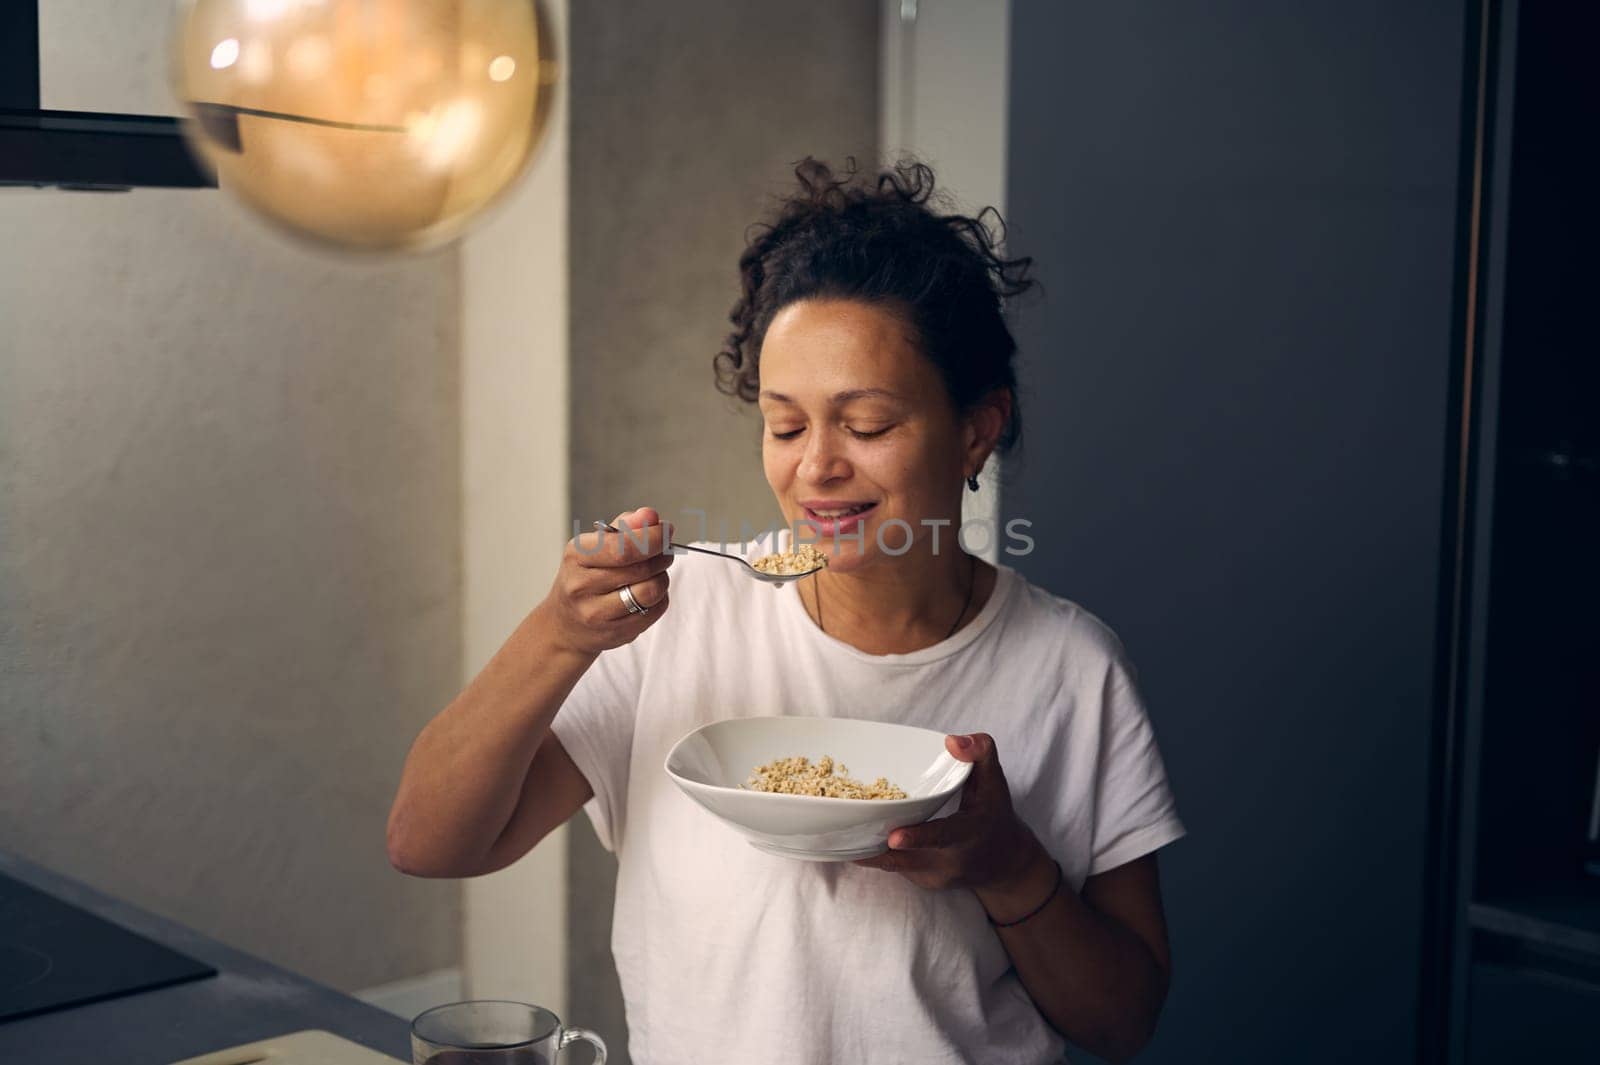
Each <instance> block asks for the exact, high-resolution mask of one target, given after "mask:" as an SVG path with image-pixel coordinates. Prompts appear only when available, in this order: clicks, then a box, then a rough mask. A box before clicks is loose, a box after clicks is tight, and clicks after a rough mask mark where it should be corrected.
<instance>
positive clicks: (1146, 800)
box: [1088, 657, 1184, 876]
mask: <svg viewBox="0 0 1600 1065" xmlns="http://www.w3.org/2000/svg"><path fill="white" fill-rule="evenodd" d="M1100 713H1101V720H1100V752H1099V759H1098V764H1097V765H1096V768H1095V803H1094V827H1093V841H1092V843H1091V857H1090V861H1089V872H1088V875H1089V876H1094V875H1095V874H1097V873H1103V872H1106V871H1107V870H1109V869H1115V868H1116V867H1117V866H1119V865H1125V864H1127V863H1128V862H1131V861H1133V860H1134V859H1135V858H1140V857H1143V856H1144V855H1146V854H1149V853H1150V852H1151V851H1153V850H1156V849H1157V848H1159V847H1164V846H1166V845H1167V844H1168V843H1171V842H1172V841H1173V840H1176V839H1179V838H1180V837H1182V836H1183V835H1184V828H1183V823H1182V822H1181V821H1179V820H1178V811H1177V807H1176V806H1175V804H1174V803H1173V800H1172V791H1171V789H1170V788H1169V787H1168V786H1167V772H1166V768H1165V767H1164V766H1163V765H1162V762H1161V752H1160V751H1159V750H1158V749H1157V747H1156V736H1155V730H1154V729H1152V728H1151V727H1150V718H1149V716H1148V715H1147V714H1146V713H1145V708H1144V700H1143V698H1142V697H1141V696H1140V694H1139V689H1138V686H1137V684H1136V683H1135V680H1134V676H1133V670H1132V667H1131V666H1129V665H1128V663H1127V661H1126V659H1124V658H1120V657H1119V658H1118V659H1116V660H1114V661H1113V662H1112V665H1111V669H1110V672H1109V674H1108V676H1107V678H1106V684H1105V690H1104V698H1103V699H1102V701H1101V707H1100Z"/></svg>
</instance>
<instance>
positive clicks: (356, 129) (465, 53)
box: [172, 0, 557, 251]
mask: <svg viewBox="0 0 1600 1065" xmlns="http://www.w3.org/2000/svg"><path fill="white" fill-rule="evenodd" d="M549 25H550V24H549V22H548V21H547V20H545V19H544V18H542V17H541V14H540V11H539V9H538V6H537V4H536V3H535V2H534V0H182V2H181V3H180V4H179V10H178V18H177V29H176V35H175V43H174V47H173V57H172V58H173V64H172V73H173V81H174V87H175V91H176V93H177V96H178V99H179V101H180V102H181V104H182V106H183V108H184V111H185V112H186V116H187V120H186V121H185V122H184V129H185V134H186V136H187V138H188V141H189V144H190V146H191V147H192V148H193V149H194V151H195V152H196V154H197V155H198V156H199V157H200V158H201V160H202V161H204V162H205V163H206V164H207V165H209V166H210V167H211V168H212V169H213V170H215V172H216V175H217V182H218V184H219V185H220V186H221V188H222V189H223V190H224V191H225V192H227V193H229V194H231V195H232V196H235V197H237V198H238V199H239V200H240V201H241V202H243V203H244V204H246V205H247V206H248V207H250V208H251V209H253V210H254V211H256V212H258V213H259V214H261V215H263V216H265V217H266V218H268V219H270V220H271V221H273V222H274V223H277V224H278V225H280V226H282V227H285V228H287V229H288V230H290V231H291V232H293V233H295V234H297V235H299V236H301V237H305V238H308V239H310V240H313V241H316V242H319V243H322V244H326V245H333V246H337V247H341V248H351V249H361V250H371V251H391V250H418V249H423V248H429V247H434V246H437V245H439V244H442V243H444V242H446V241H448V240H450V239H452V238H453V237H456V236H458V235H459V234H460V233H461V232H462V230H463V229H464V228H465V226H466V225H467V223H468V222H469V221H470V220H471V219H472V217H473V216H474V215H475V214H476V213H477V212H479V211H480V210H481V209H482V208H483V207H484V206H486V205H487V204H489V203H490V202H492V201H493V200H494V199H495V198H496V197H497V196H499V195H500V194H501V193H503V192H504V191H505V190H506V189H507V188H509V187H510V186H511V185H512V184H513V183H514V182H515V181H516V180H517V178H518V176H519V175H520V174H521V173H522V172H523V170H524V169H525V168H526V167H527V165H528V162H529V160H530V159H531V158H532V156H533V153H534V150H535V148H536V147H537V146H538V143H539V139H540V135H541V133H542V132H543V130H544V126H545V122H546V117H547V114H548V111H549V105H550V96H551V93H552V92H553V91H554V88H555V82H556V70H557V68H556V60H555V55H554V52H553V50H552V45H553V42H552V40H551V37H550V29H549Z"/></svg>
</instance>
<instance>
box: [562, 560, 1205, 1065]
mask: <svg viewBox="0 0 1600 1065" xmlns="http://www.w3.org/2000/svg"><path fill="white" fill-rule="evenodd" d="M671 574H672V605H671V607H670V609H669V610H668V612H667V614H666V615H665V616H664V617H663V618H662V619H661V621H660V622H658V623H657V624H655V625H653V626H651V628H649V629H648V630H646V631H645V633H644V634H643V635H641V636H640V637H639V638H638V639H637V640H635V641H634V642H633V643H631V644H629V645H627V646H625V647H620V648H617V649H616V650H613V651H608V652H606V653H604V654H602V655H601V656H600V657H599V659H597V660H596V662H595V664H594V665H593V666H591V667H590V669H589V671H588V672H587V673H586V674H584V676H583V678H582V680H580V681H579V683H578V685H577V687H576V688H575V689H574V690H573V692H572V694H571V695H570V696H569V697H568V698H567V701H566V703H565V704H563V706H562V708H561V711H560V712H559V713H558V714H557V716H556V718H555V722H554V724H553V726H552V727H553V729H554V730H555V734H556V736H557V737H558V738H559V739H560V740H561V742H562V744H563V745H564V746H565V747H566V749H567V751H568V753H569V754H570V755H571V756H572V759H573V761H574V762H576V763H577V766H578V768H579V769H580V770H582V772H583V775H584V776H585V777H586V778H587V779H588V781H589V783H590V784H591V785H592V787H593V788H594V798H593V799H592V800H590V802H589V803H587V804H586V806H585V810H586V811H587V813H588V814H589V817H590V819H591V820H592V821H593V822H594V826H595V830H596V831H597V833H598V834H599V837H600V840H601V842H602V843H603V844H604V845H605V846H606V847H607V848H608V849H610V850H613V851H615V852H616V854H617V858H618V862H619V869H618V878H617V898H616V911H615V919H614V923H613V927H612V937H611V946H612V951H613V953H614V954H615V957H616V963H617V971H618V974H619V976H620V977H621V981H622V993H623V998H624V1000H625V1002H626V1006H627V1016H628V1027H629V1031H630V1039H629V1044H628V1047H629V1053H630V1054H631V1056H632V1058H633V1061H634V1062H635V1063H636V1065H687V1063H690V1062H693V1063H695V1065H754V1063H760V1065H817V1063H819V1062H830V1063H839V1065H844V1063H847V1062H868V1061H870V1062H874V1063H889V1062H915V1063H917V1065H934V1063H939V1062H951V1063H954V1062H981V1063H983V1065H1012V1063H1015V1065H1050V1063H1055V1062H1059V1061H1060V1060H1061V1059H1062V1056H1063V1049H1064V1044H1063V1042H1062V1040H1061V1038H1060V1036H1058V1035H1057V1034H1056V1033H1055V1032H1054V1031H1053V1030H1052V1029H1051V1028H1050V1027H1049V1025H1048V1024H1047V1023H1046V1022H1045V1020H1044V1018H1043V1017H1042V1016H1041V1015H1040V1013H1039V1012H1038V1010H1037V1008H1036V1007H1035V1006H1034V1005H1033V1002H1032V1000H1031V999H1030V998H1029V997H1028V993H1027V991H1026V990H1025V989H1024V988H1023V986H1022V983H1021V981H1020V980H1019V979H1018V977H1017V975H1016V972H1015V970H1013V969H1012V968H1011V963H1010V959H1009V958H1008V956H1007V954H1006V952H1005V949H1004V947H1003V946H1002V944H1001V942H1000V939H999V937H998V936H997V935H996V934H995V932H994V930H993V929H992V928H990V926H989V924H988V922H987V920H986V919H985V917H984V912H983V908H982V906H981V905H980V904H979V902H978V900H977V897H976V896H975V895H974V894H973V893H972V892H971V891H969V890H967V889H964V888H956V889H949V890H945V891H930V890H927V889H925V888H920V887H917V886H916V885H914V884H912V883H911V882H910V881H908V880H906V879H905V878H903V877H901V876H900V875H898V874H896V873H890V872H885V871H883V870H878V869H869V868H865V867H862V866H858V865H854V864H852V863H849V862H841V863H813V862H802V861H793V860H790V859H785V858H779V857H774V856H772V855H769V854H764V853H762V852H761V851H758V850H756V849H755V848H754V847H752V846H750V845H749V844H748V843H746V842H745V841H744V839H743V838H742V837H741V836H739V835H738V834H736V833H735V832H734V830H733V829H731V828H729V827H728V826H726V825H724V824H722V823H721V822H719V821H717V820H716V819H715V818H713V817H712V816H711V814H709V813H707V812H706V811H705V810H703V809H701V808H700V807H698V806H696V805H695V804H694V803H693V802H692V801H690V799H689V798H688V797H687V796H685V795H683V794H682V793H680V792H679V791H678V789H677V788H676V787H675V786H674V785H673V784H672V782H671V780H670V779H669V778H668V777H667V775H666V772H665V770H664V769H663V768H662V762H663V761H664V760H665V758H666V754H667V752H668V750H670V749H671V747H672V745H673V744H674V743H676V742H677V741H678V739H680V738H681V737H682V736H683V735H684V734H685V733H687V732H689V731H691V730H693V729H695V728H697V727H699V726H700V725H703V724H705V723H706V722H709V721H714V720H720V719H723V718H730V717H760V716H771V715H787V714H794V715H809V716H840V717H858V718H872V719H877V720H885V721H898V722H903V723H905V724H911V725H920V726H922V727H925V728H931V729H938V730H940V731H943V732H948V733H966V732H988V733H990V734H991V735H993V736H994V738H995V744H996V750H997V752H998V754H999V758H1000V764H1001V767H1002V768H1003V769H1004V771H1005V775H1006V780H1007V782H1008V783H1009V785H1010V788H1011V794H1012V800H1013V804H1014V806H1015V808H1016V810H1017V812H1018V814H1019V815H1020V816H1021V817H1022V819H1023V820H1024V821H1025V822H1026V823H1027V824H1028V825H1029V826H1030V827H1031V828H1032V829H1033V831H1034V833H1035V835H1037V836H1038V837H1039V839H1040V840H1041V841H1043V843H1044V845H1045V847H1046V848H1047V849H1048V850H1049V852H1050V854H1051V856H1052V857H1054V858H1056V859H1057V860H1058V861H1060V863H1061V867H1062V869H1063V870H1064V873H1065V877H1066V882H1067V883H1068V884H1069V885H1070V886H1071V887H1072V888H1073V889H1074V890H1077V889H1079V888H1080V887H1081V886H1082V884H1083V881H1084V879H1085V878H1086V877H1088V876H1091V875H1094V874H1096V873H1102V872H1105V871H1106V870H1108V869H1112V868H1115V867H1116V866H1119V865H1122V864H1124V863H1126V862H1129V861H1132V860H1133V859H1135V858H1138V857H1140V856H1141V855H1144V854H1147V853H1149V852H1151V851H1153V850H1155V849H1156V848H1158V847H1161V846H1163V845H1165V844H1167V843H1170V842H1172V841H1173V840H1175V839H1177V838H1178V837H1180V836H1182V835H1183V831H1184V830H1183V826H1182V825H1181V824H1180V822H1179V820H1178V817H1177V814H1176V811H1175V809H1174V806H1173V801H1172V796H1171V793H1170V791H1169V790H1168V787H1167V781H1166V774H1165V771H1164V770H1163V768H1162V764H1161V756H1160V754H1159V752H1158V751H1157V749H1156V743H1155V737H1154V734H1153V733H1152V731H1151V728H1150V723H1149V721H1148V719H1147V718H1146V716H1145V712H1144V708H1143V706H1142V704H1141V702H1140V697H1139V694H1138V691H1137V689H1136V688H1135V684H1134V677H1133V673H1132V669H1131V667H1130V665H1129V663H1128V661H1127V659H1126V657H1125V656H1124V653H1123V650H1122V646H1121V644H1120V643H1119V642H1118V641H1117V638H1116V637H1115V636H1114V635H1113V634H1112V632H1111V631H1110V630H1109V629H1108V628H1107V627H1106V626H1105V625H1104V624H1103V623H1101V622H1100V621H1099V620H1098V619H1097V618H1095V617H1094V616H1093V615H1091V614H1089V613H1088V612H1087V611H1085V610H1083V609H1082V608H1081V607H1079V606H1077V605H1076V604H1074V603H1072V602H1070V601H1068V600H1065V599H1061V598H1058V597H1056V596H1054V595H1051V594H1049V593H1048V592H1045V591H1043V590H1042V589H1040V588H1037V587H1035V586H1033V585H1031V584H1029V583H1028V582H1027V581H1026V580H1025V579H1024V578H1023V577H1022V576H1021V575H1019V574H1018V573H1016V571H1014V570H1012V569H1010V568H1007V567H1003V566H1002V567H1001V568H1000V570H999V577H998V580H997V582H996V584H995V588H994V591H993V593H992V594H991V595H990V597H989V600H988V602H987V603H985V604H984V606H983V609H982V611H981V612H980V613H979V614H978V616H977V618H975V619H974V620H973V621H971V622H969V623H968V624H967V626H966V627H965V628H963V629H962V630H960V631H959V632H957V633H956V634H955V635H954V636H952V637H951V638H949V639H947V640H944V641H942V642H940V643H938V644H935V645H934V646H932V647H927V648H924V649H922V650H920V651H915V652H912V653H910V654H892V655H870V654H865V653H863V652H861V651H859V650H857V649H856V648H854V647H851V646H850V645H849V644H846V643H844V642H842V641H839V640H836V639H834V638H833V637H831V636H828V635H827V634H826V633H824V632H822V631H821V630H819V629H818V628H817V626H816V625H815V623H813V622H812V620H811V618H810V617H809V616H808V615H807V614H806V612H805V608H804V606H802V604H801V602H800V599H799V593H798V591H797V587H798V586H797V585H795V584H787V585H784V586H782V587H781V588H778V589H777V590H774V588H773V587H771V586H768V585H765V584H762V583H760V582H758V581H752V580H750V579H749V578H747V577H745V576H744V575H742V574H741V573H739V572H738V567H737V566H735V565H734V564H732V563H728V562H722V561H719V560H717V559H713V558H706V557H704V556H697V555H682V556H680V557H679V558H678V559H677V560H676V561H675V562H674V563H673V566H672V570H671ZM824 609H826V604H824ZM824 617H826V615H824ZM953 808H954V802H953V801H952V803H951V804H949V805H948V806H947V810H948V809H953Z"/></svg>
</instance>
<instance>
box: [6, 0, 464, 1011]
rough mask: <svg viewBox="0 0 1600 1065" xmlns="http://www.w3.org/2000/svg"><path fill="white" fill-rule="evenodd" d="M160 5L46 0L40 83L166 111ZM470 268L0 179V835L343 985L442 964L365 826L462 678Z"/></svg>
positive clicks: (412, 888)
mask: <svg viewBox="0 0 1600 1065" xmlns="http://www.w3.org/2000/svg"><path fill="white" fill-rule="evenodd" d="M166 13H167V6H166V5H165V4H121V3H115V2H112V0H101V2H99V3H88V2H86V0H77V2H75V3H72V4H59V5H57V4H51V5H46V19H45V39H44V51H45V54H46V59H47V65H46V72H45V73H46V83H45V93H46V102H47V104H53V105H55V106H90V105H91V104H94V105H98V106H102V107H103V106H107V105H108V104H109V105H110V106H122V105H119V104H116V103H114V102H112V101H115V100H116V99H117V97H118V94H122V95H124V96H127V97H129V98H130V100H131V102H130V103H128V104H127V106H140V105H141V104H147V103H149V102H151V101H155V102H159V101H160V99H161V96H162V89H161V77H162V72H161V69H160V59H161V56H162V47H163V34H164V32H165V28H166V23H165V16H166ZM80 29H81V33H80V32H78V31H79V30H80ZM79 49H86V50H89V51H92V52H93V58H92V61H84V58H83V55H82V54H80V53H79V51H78V50H79ZM68 53H71V54H74V55H75V56H76V57H77V61H76V66H75V67H74V74H73V80H72V81H71V83H70V84H68V85H61V86H57V85H55V84H54V83H53V82H52V81H51V80H50V79H51V78H52V77H53V72H54V74H59V73H60V71H61V70H62V69H64V68H62V67H60V66H57V67H52V66H50V65H49V57H50V56H52V55H58V56H59V55H64V54H68ZM130 71H131V72H130ZM94 79H100V80H99V81H94ZM92 81H93V82H94V83H93V84H90V83H88V82H92ZM130 85H133V86H136V87H137V91H135V90H130V89H128V88H127V86H130ZM57 89H60V90H61V91H57ZM456 279H457V269H456V256H455V254H454V253H453V252H446V253H442V254H437V255H433V256H430V257H426V258H421V259H412V260H406V261H400V262H385V263H381V264H373V265H365V266H357V265H352V264H349V263H344V262H329V261H327V260H325V259H321V258H315V257H313V256H311V255H309V254H306V253H304V252H302V251H301V250H299V249H298V248H291V247H289V246H286V245H285V244H284V243H283V242H282V241H281V240H280V239H278V238H276V237H275V236H273V235H271V234H268V233H266V232H264V231H263V230H262V229H261V228H260V227H259V226H258V225H257V224H256V223H254V222H252V221H249V220H246V219H244V218H242V217H240V215H239V214H238V213H237V212H236V211H234V210H233V209H232V208H231V205H229V204H227V203H225V202H224V201H223V199H222V198H221V196H220V194H218V193H216V192H212V191H152V190H144V191H138V192H133V193H128V194H84V193H76V194H75V193H63V192H35V191H18V190H9V191H3V192H0V847H4V848H7V849H10V850H14V851H16V852H18V853H21V854H22V855H24V856H25V857H28V858H30V859H33V860H35V861H38V862H40V863H43V864H44V865H47V866H50V867H52V868H55V869H57V870H59V871H61V872H63V873H66V874H68V875H70V876H74V877H77V878H80V879H82V880H85V881H87V882H89V883H91V884H93V885H95V886H96V887H98V888H101V889H103V890H106V891H109V892H111V893H113V894H116V895H118V896H120V897H123V898H126V899H128V900H130V901H132V902H134V903H136V904H139V905H142V906H146V907H148V908H150V909H153V910H155V911H157V912H159V913H162V914H165V915H167V916H170V917H173V918H176V919H178V920H180V921H183V922H185V923H188V924H190V925H193V926H195V927H197V928H199V929H201V930H202V931H204V932H207V933H209V934H212V935H215V936H217V937H219V938H221V939H223V940H226V941H227V942H229V943H232V944H235V945H237V946H240V947H243V948H245V949H247V950H250V951H253V952H256V953H258V954H260V955H262V956H264V957H266V958H268V959H271V960H273V961H275V962H279V963H281V964H284V965H287V966H289V967H291V968H293V969H296V970H299V971H301V972H304V973H306V974H308V975H310V976H312V977H314V978H317V979H320V980H323V981H326V982H328V983H330V984H333V985H335V986H338V987H343V988H348V989H354V988H359V987H363V986H369V985H373V984H377V983H381V982H384V981H388V980H393V979H396V978H399V977H405V976H410V975H414V974H417V973H421V972H425V971H427V970H430V969H435V968H439V967H442V966H448V965H453V964H455V962H456V960H457V955H458V946H459V943H458V936H459V901H458V899H459V891H458V889H457V887H456V886H455V885H453V884H448V883H427V882H422V881H416V880H409V879H407V878H404V877H401V876H400V875H398V874H396V873H394V872H393V871H392V870H391V869H390V868H389V866H388V863H387V861H386V859H385V855H384V843H383V827H384V820H385V816H386V814H387V809H388V804H389V801H390V799H391V797H392V795H393V788H394V784H395V782H396V780H397V778H398V773H399V768H400V765H401V762H402V760H403V758H404V755H405V751H406V748H407V746H408V744H409V743H410V740H411V738H412V737H413V736H414V735H415V733H416V731H417V730H418V729H419V728H420V727H421V725H422V724H423V723H424V721H426V719H427V718H428V717H429V716H430V715H431V714H432V713H433V712H434V711H435V710H437V709H438V708H439V707H440V706H442V705H443V704H444V703H445V702H446V701H447V700H448V699H449V698H450V697H451V695H453V694H454V692H455V689H456V686H457V682H458V680H459V677H460V668H461V651H460V622H461V619H460V590H459V589H460V561H459V555H460V532H459V511H460V469H459V462H460V446H459V442H458V434H459V417H458V396H457V390H458V367H457V361H456V345H457V328H458V325H457V302H458V297H457V287H458V286H457V280H456Z"/></svg>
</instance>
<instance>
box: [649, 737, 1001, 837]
mask: <svg viewBox="0 0 1600 1065" xmlns="http://www.w3.org/2000/svg"><path fill="white" fill-rule="evenodd" d="M944 737H945V734H944V733H942V732H936V731H934V730H933V729H925V728H917V727H916V726H913V725H900V724H896V723H894V722H892V721H867V720H862V719H859V718H848V717H741V718H730V719H728V720H725V721H713V722H712V723H711V724H709V725H702V726H700V727H699V728H697V729H695V730H694V731H693V732H691V733H689V734H688V735H687V736H684V737H683V738H682V739H681V740H679V741H678V742H677V743H676V744H675V745H674V746H673V748H672V750H671V751H670V752H668V754H667V760H666V771H667V776H669V777H671V778H672V782H673V783H674V784H676V785H677V786H678V788H679V790H681V791H682V792H683V793H684V794H685V795H687V796H688V797H689V798H690V799H692V800H694V801H695V802H696V803H698V804H699V805H700V806H701V807H703V808H704V809H705V810H706V811H707V812H709V813H710V814H711V815H712V816H714V817H716V818H717V819H718V820H720V821H722V822H723V823H724V824H726V825H728V826H729V827H730V828H732V829H733V830H734V831H736V832H738V833H740V834H741V835H742V836H744V837H745V839H746V840H748V841H749V843H750V845H751V846H753V847H755V848H757V849H758V850H762V851H765V852H767V853H768V854H775V855H779V856H781V857H785V858H799V859H802V860H806V861H821V862H842V861H850V860H853V859H856V858H869V857H871V856H872V855H874V854H882V853H883V851H884V849H885V848H886V846H887V840H888V838H889V833H890V831H892V830H893V829H896V828H899V827H902V826H904V825H914V824H919V823H921V822H923V821H926V820H928V819H929V818H930V817H933V816H934V815H935V814H937V813H938V812H939V811H940V809H941V808H942V807H944V806H945V805H946V804H947V803H950V804H951V806H952V808H953V806H954V803H953V800H954V799H955V797H956V795H957V793H958V792H959V791H960V790H961V785H962V784H964V783H965V782H966V779H967V775H968V774H969V773H970V772H971V771H972V765H971V763H968V762H963V761H960V760H959V759H957V758H954V757H952V756H951V755H950V753H949V752H948V751H947V750H945V746H944Z"/></svg>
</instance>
